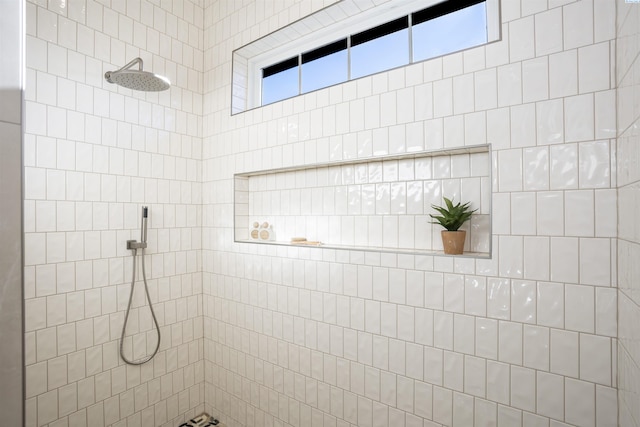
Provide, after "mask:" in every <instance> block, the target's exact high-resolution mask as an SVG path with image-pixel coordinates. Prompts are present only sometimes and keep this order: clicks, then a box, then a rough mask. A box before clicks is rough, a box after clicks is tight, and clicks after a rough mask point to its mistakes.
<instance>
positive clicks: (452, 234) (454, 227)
mask: <svg viewBox="0 0 640 427" xmlns="http://www.w3.org/2000/svg"><path fill="white" fill-rule="evenodd" d="M443 199H444V203H445V205H446V206H444V207H443V206H436V205H431V207H432V208H433V209H435V210H436V211H438V212H439V213H440V215H433V214H430V215H429V216H430V217H431V218H433V219H434V220H435V221H431V224H440V225H441V226H443V227H444V228H446V230H442V232H441V233H440V234H441V236H442V246H443V247H444V253H445V254H448V255H460V254H461V253H462V251H463V249H464V239H465V237H466V235H467V232H466V231H465V230H458V229H459V228H460V227H462V224H464V223H465V222H467V221H468V220H469V219H470V218H471V215H473V213H474V212H475V211H477V209H474V210H471V207H470V206H469V205H470V204H471V202H467V203H465V204H461V203H458V204H457V205H454V204H453V202H452V201H451V200H449V199H447V198H446V197H443Z"/></svg>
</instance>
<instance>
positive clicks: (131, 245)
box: [120, 206, 160, 365]
mask: <svg viewBox="0 0 640 427" xmlns="http://www.w3.org/2000/svg"><path fill="white" fill-rule="evenodd" d="M148 216H149V209H148V207H147V206H143V207H142V220H141V224H140V242H138V241H136V240H127V249H129V250H132V251H133V269H132V270H133V274H132V276H131V292H130V293H129V304H128V305H127V312H126V314H125V315H124V323H123V325H122V335H121V336H120V357H122V360H124V361H125V363H127V364H129V365H142V364H143V363H147V362H148V361H150V360H151V359H153V357H154V356H155V355H156V354H157V353H158V350H159V349H160V325H159V324H158V319H157V318H156V313H155V311H154V310H153V304H152V303H151V297H150V296H149V285H148V284H147V273H146V271H145V267H144V250H145V249H146V248H147V220H148ZM138 249H140V255H141V259H142V280H143V281H144V290H145V293H146V295H147V301H149V310H151V317H153V323H154V324H155V327H156V331H157V332H158V342H157V343H156V348H155V350H154V351H153V353H151V355H149V356H146V357H144V358H142V359H140V360H137V361H134V360H129V359H127V358H126V356H125V355H124V337H125V332H126V329H127V321H128V320H129V312H130V311H131V303H132V301H133V289H134V287H135V285H136V255H137V252H138Z"/></svg>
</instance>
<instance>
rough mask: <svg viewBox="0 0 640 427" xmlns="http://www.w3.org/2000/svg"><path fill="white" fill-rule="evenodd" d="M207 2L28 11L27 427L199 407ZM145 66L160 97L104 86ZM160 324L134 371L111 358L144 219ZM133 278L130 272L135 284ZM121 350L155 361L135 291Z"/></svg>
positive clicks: (135, 422)
mask: <svg viewBox="0 0 640 427" xmlns="http://www.w3.org/2000/svg"><path fill="white" fill-rule="evenodd" d="M202 10H203V8H202V2H201V1H191V0H183V1H169V2H167V1H160V0H154V1H146V0H141V1H136V0H101V1H93V0H71V1H64V0H59V1H58V0H55V1H29V2H27V3H26V23H27V28H26V32H27V40H26V65H27V75H26V81H27V92H26V117H27V118H26V136H25V143H24V151H25V155H24V163H25V170H24V173H25V201H24V207H25V213H24V226H25V264H26V267H25V272H24V274H25V298H26V305H25V307H26V313H25V329H26V331H25V340H26V395H27V401H26V408H27V410H26V412H27V420H26V425H27V426H30V427H31V426H50V427H54V426H55V427H62V426H65V427H66V426H101V427H102V426H104V427H106V426H118V427H124V426H129V427H131V426H171V427H175V426H176V425H178V424H179V423H180V422H182V421H183V420H184V419H185V418H186V417H189V416H193V415H196V414H197V413H198V412H200V411H202V410H203V408H204V406H203V403H204V382H203V379H204V373H203V362H202V359H203V339H202V337H203V332H202V312H201V303H202V297H201V287H202V279H201V261H200V260H201V254H200V248H201V207H200V204H201V184H200V182H201V169H200V168H201V161H200V158H201V135H200V129H201V108H202V96H201V93H202V65H203V49H202V40H203V37H202V36H203V27H202V25H203V19H202ZM137 56H140V57H142V58H143V60H144V62H145V70H149V71H151V70H152V71H154V72H155V73H158V74H164V75H166V76H168V77H169V78H170V79H171V81H172V82H173V86H172V88H171V89H170V90H169V91H166V92H162V93H144V92H134V91H131V90H128V89H124V88H119V87H117V86H115V85H111V84H109V83H107V82H105V80H104V77H103V76H104V73H105V71H108V70H115V69H118V68H120V67H121V66H123V65H124V64H126V63H127V62H129V61H130V60H132V59H133V58H135V57H137ZM142 205H148V206H149V208H150V214H149V216H150V218H149V221H150V222H149V234H148V241H149V249H148V250H147V255H146V257H145V261H146V271H147V277H148V279H149V280H148V282H149V287H150V293H151V298H152V300H153V302H154V304H155V309H156V314H157V316H158V320H159V322H160V325H161V330H162V343H161V347H160V352H159V354H158V355H157V356H156V357H155V358H154V359H153V361H152V362H151V363H148V364H145V365H143V366H142V367H132V366H128V365H125V364H124V362H122V360H121V359H120V357H119V355H118V345H119V339H120V332H121V328H122V324H123V319H124V312H125V308H126V304H127V300H128V297H129V289H130V281H131V272H132V258H131V256H130V255H131V252H130V251H128V250H126V243H125V242H126V240H127V239H140V231H139V227H140V209H141V206H142ZM139 271H140V268H138V279H139V280H140V274H139ZM128 335H129V336H130V337H131V336H133V339H132V338H128V339H127V340H126V342H125V350H126V352H127V354H128V355H129V357H131V351H132V350H131V346H132V342H133V345H134V346H135V353H136V355H141V354H146V353H147V352H149V351H151V350H153V348H154V345H155V343H156V341H155V340H156V336H155V331H154V330H153V326H152V322H151V317H150V314H149V311H148V308H147V306H146V302H145V300H144V298H143V291H142V284H141V282H140V281H139V282H138V284H137V292H136V295H135V302H134V308H133V310H132V314H131V318H130V327H129V329H128Z"/></svg>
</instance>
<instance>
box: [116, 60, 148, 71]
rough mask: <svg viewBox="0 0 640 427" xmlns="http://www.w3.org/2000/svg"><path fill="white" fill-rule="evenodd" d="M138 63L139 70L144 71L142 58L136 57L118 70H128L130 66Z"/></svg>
mask: <svg viewBox="0 0 640 427" xmlns="http://www.w3.org/2000/svg"><path fill="white" fill-rule="evenodd" d="M136 64H138V70H140V71H142V65H143V64H142V58H136V59H134V60H133V61H131V62H129V63H128V64H127V65H125V66H124V67H122V68H120V69H119V70H118V71H124V70H128V69H129V68H131V67H133V66H134V65H136ZM118 71H114V72H116V73H117V72H118Z"/></svg>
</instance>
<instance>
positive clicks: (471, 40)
mask: <svg viewBox="0 0 640 427" xmlns="http://www.w3.org/2000/svg"><path fill="white" fill-rule="evenodd" d="M452 4H453V7H454V8H455V4H454V3H452ZM443 5H444V4H443ZM445 7H447V6H445ZM449 10H451V9H449ZM421 13H423V14H424V13H426V14H429V13H433V14H434V15H433V16H437V13H438V12H435V8H434V7H432V8H428V9H423V10H422V11H419V12H416V13H414V14H413V15H414V16H415V15H417V14H421ZM444 13H446V12H444ZM402 19H403V18H400V19H397V20H395V21H391V22H389V23H387V24H383V25H381V26H379V27H375V28H373V29H371V30H367V31H364V32H362V33H358V34H356V35H353V36H351V37H352V40H353V44H354V45H353V46H352V47H351V48H350V50H347V49H346V46H347V39H343V40H341V41H337V42H334V43H332V44H331V45H326V46H324V47H321V48H318V49H315V50H312V51H310V52H308V53H305V54H302V61H301V62H302V65H301V66H300V67H302V68H301V69H300V68H298V67H299V66H295V63H296V62H295V61H296V58H295V57H294V58H290V59H289V60H287V61H283V62H281V63H279V64H274V65H272V66H270V67H267V69H268V68H271V69H272V71H273V72H274V73H271V72H269V73H267V77H263V79H262V105H266V104H270V103H273V102H276V101H280V100H283V99H286V98H291V97H293V96H296V95H299V94H300V93H307V92H311V91H314V90H317V89H322V88H324V87H328V86H332V85H334V84H338V83H342V82H346V81H348V80H350V79H357V78H359V77H364V76H368V75H371V74H375V73H378V72H381V71H385V70H390V69H392V68H396V67H400V66H403V65H407V64H409V63H410V55H409V49H410V45H409V31H410V30H411V38H412V46H413V58H412V60H411V62H419V61H423V60H426V59H429V58H434V57H437V56H442V55H446V54H448V53H452V52H457V51H460V50H463V49H467V48H470V47H473V46H478V45H481V44H485V43H487V37H488V36H487V16H486V4H485V2H484V1H482V2H480V3H478V4H475V5H473V6H469V7H466V8H464V9H460V10H457V11H454V12H449V13H446V14H445V15H442V16H438V17H437V18H432V19H429V18H428V16H425V15H423V16H422V18H416V22H419V23H418V24H415V25H413V26H412V27H411V29H408V28H406V26H407V19H408V18H407V17H404V26H405V28H404V29H401V30H398V31H395V29H397V28H398V27H395V28H392V29H391V30H387V31H394V32H391V33H390V34H385V35H382V36H379V34H375V31H376V30H378V29H380V28H383V27H387V28H389V25H392V26H393V25H394V23H395V24H398V25H403V24H402V23H401V21H402ZM424 19H428V20H426V21H424V22H420V21H422V20H424ZM382 31H385V30H382ZM372 32H373V35H371V34H372ZM365 33H368V34H366V35H365ZM383 34H384V33H383ZM363 35H364V36H363ZM358 37H360V39H359V40H358V41H356V40H355V39H356V38H358ZM364 40H367V41H364ZM341 43H343V44H344V45H343V46H342V47H339V46H338V47H337V48H332V47H331V46H332V45H333V46H334V47H336V46H337V45H339V44H341ZM327 48H328V49H329V51H331V52H333V53H330V54H328V55H327V54H325V52H323V51H322V49H327ZM332 49H333V50H332ZM338 49H341V50H338ZM335 50H338V51H335ZM305 55H308V56H307V61H306V60H305ZM322 55H324V56H322ZM349 55H350V56H351V58H350V59H349ZM318 56H319V57H318ZM312 58H316V59H312ZM289 61H293V68H287V67H288V66H291V65H285V64H286V63H287V62H289ZM280 65H284V66H283V67H282V68H285V69H284V71H277V70H278V69H282V68H278V67H279V66H280ZM349 66H350V67H351V75H349ZM265 70H266V69H265ZM299 71H300V72H299ZM299 79H301V82H300V81H299Z"/></svg>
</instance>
